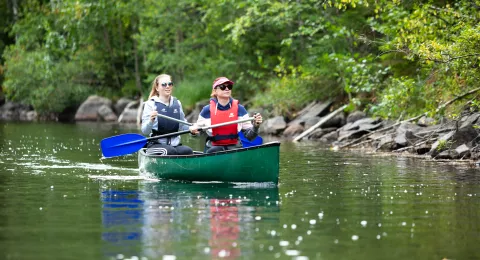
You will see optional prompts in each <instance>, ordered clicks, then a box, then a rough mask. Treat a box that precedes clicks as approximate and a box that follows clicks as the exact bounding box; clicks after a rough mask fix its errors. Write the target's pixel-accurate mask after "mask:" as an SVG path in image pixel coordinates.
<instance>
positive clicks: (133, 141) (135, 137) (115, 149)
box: [100, 134, 147, 158]
mask: <svg viewBox="0 0 480 260" xmlns="http://www.w3.org/2000/svg"><path fill="white" fill-rule="evenodd" d="M146 143H147V138H145V137H144V136H143V135H139V134H123V135H116V136H112V137H108V138H105V139H103V140H102V141H100V148H101V150H102V155H103V157H105V158H109V157H115V156H121V155H126V154H131V153H135V152H137V151H138V150H140V149H142V148H143V147H144V146H145V144H146Z"/></svg>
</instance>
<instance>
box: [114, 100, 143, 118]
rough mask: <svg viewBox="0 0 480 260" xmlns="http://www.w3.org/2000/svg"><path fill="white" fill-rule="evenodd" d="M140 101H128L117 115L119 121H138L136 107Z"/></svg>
mask: <svg viewBox="0 0 480 260" xmlns="http://www.w3.org/2000/svg"><path fill="white" fill-rule="evenodd" d="M139 104H140V101H130V103H128V104H127V105H126V106H125V108H124V109H123V112H122V114H120V116H119V117H118V122H119V123H139V122H137V119H138V118H137V115H138V108H139Z"/></svg>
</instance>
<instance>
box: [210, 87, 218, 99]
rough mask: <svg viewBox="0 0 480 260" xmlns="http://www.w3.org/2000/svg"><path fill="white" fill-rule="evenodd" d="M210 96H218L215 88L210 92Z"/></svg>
mask: <svg viewBox="0 0 480 260" xmlns="http://www.w3.org/2000/svg"><path fill="white" fill-rule="evenodd" d="M210 97H212V98H217V92H215V89H212V94H210Z"/></svg>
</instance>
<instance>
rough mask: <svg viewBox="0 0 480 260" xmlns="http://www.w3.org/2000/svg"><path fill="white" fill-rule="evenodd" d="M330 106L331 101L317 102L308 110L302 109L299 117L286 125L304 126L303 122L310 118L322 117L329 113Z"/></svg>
mask: <svg viewBox="0 0 480 260" xmlns="http://www.w3.org/2000/svg"><path fill="white" fill-rule="evenodd" d="M331 105H332V102H331V101H327V102H318V103H315V104H314V105H313V106H311V107H310V108H309V109H308V110H305V109H303V110H302V111H301V112H302V113H299V115H298V116H297V117H296V118H295V119H294V120H292V121H291V122H289V123H288V124H289V125H290V124H304V123H305V121H306V120H307V119H309V118H311V117H316V116H320V117H321V116H324V115H327V114H328V112H329V108H330V106H331Z"/></svg>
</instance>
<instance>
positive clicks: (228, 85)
mask: <svg viewBox="0 0 480 260" xmlns="http://www.w3.org/2000/svg"><path fill="white" fill-rule="evenodd" d="M215 88H219V89H221V90H225V89H226V88H228V90H232V88H233V85H230V84H224V85H218V86H217V87H215Z"/></svg>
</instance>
